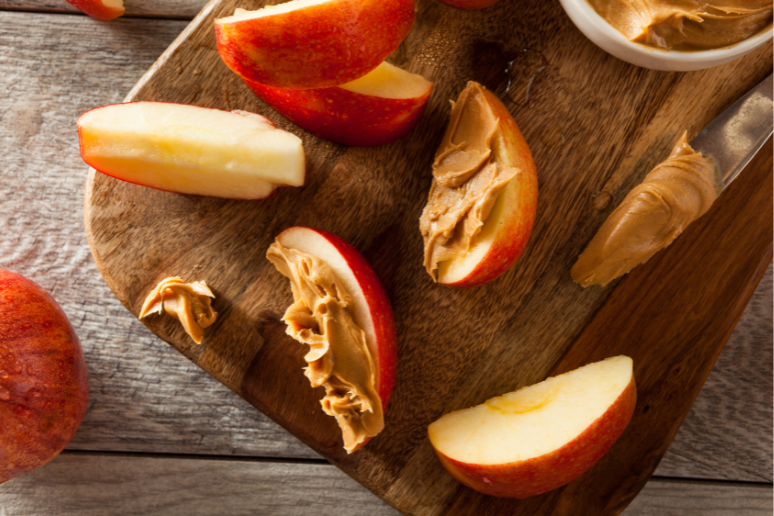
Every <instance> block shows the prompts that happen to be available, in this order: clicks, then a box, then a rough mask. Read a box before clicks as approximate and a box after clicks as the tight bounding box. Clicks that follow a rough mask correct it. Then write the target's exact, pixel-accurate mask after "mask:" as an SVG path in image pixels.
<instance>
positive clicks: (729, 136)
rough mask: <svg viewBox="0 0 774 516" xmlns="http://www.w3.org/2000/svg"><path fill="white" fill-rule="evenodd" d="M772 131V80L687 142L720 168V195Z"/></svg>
mask: <svg viewBox="0 0 774 516" xmlns="http://www.w3.org/2000/svg"><path fill="white" fill-rule="evenodd" d="M773 127H774V102H772V76H771V75H769V76H768V77H766V78H765V79H763V80H762V81H761V82H760V83H759V84H758V85H757V86H755V87H754V88H753V89H751V90H750V91H748V92H747V93H746V94H745V95H744V96H743V97H742V98H740V99H739V100H737V101H736V102H735V103H734V104H733V105H732V106H731V107H730V108H728V109H726V110H725V111H724V112H723V114H721V115H720V116H719V117H717V118H716V119H715V120H713V121H712V123H711V124H710V125H708V126H707V127H706V128H705V129H704V130H703V131H702V132H701V133H699V135H698V136H697V137H696V138H694V140H693V141H692V142H691V147H693V149H694V150H696V151H700V152H701V153H702V154H704V155H710V156H712V157H713V158H715V160H716V161H717V163H718V166H719V167H720V176H721V184H722V188H721V191H723V190H724V189H725V188H726V187H727V186H728V185H729V184H731V182H732V181H733V180H734V179H736V176H738V175H739V172H741V171H742V169H744V167H745V166H746V165H747V164H748V163H749V162H750V160H751V159H752V158H753V157H754V156H755V154H756V153H757V152H758V150H759V149H760V148H761V146H763V144H764V143H766V140H768V139H769V137H770V136H771V134H772V128H773Z"/></svg>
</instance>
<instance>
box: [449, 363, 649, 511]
mask: <svg viewBox="0 0 774 516" xmlns="http://www.w3.org/2000/svg"><path fill="white" fill-rule="evenodd" d="M636 404H637V388H636V386H635V382H634V377H632V381H631V383H629V385H628V386H627V387H626V389H624V391H623V392H622V393H621V395H620V396H618V399H617V400H616V401H615V402H614V403H613V404H612V405H611V406H610V408H608V410H607V411H606V412H605V413H604V414H603V415H602V416H600V417H599V419H597V420H596V421H595V422H594V423H592V424H591V426H589V427H588V428H587V429H586V430H585V431H584V432H583V433H582V434H581V435H579V436H578V437H576V438H575V439H574V440H572V441H570V442H569V443H567V444H566V445H564V446H563V447H561V448H559V449H558V450H555V451H553V452H552V453H549V454H546V455H543V456H541V457H536V458H534V459H529V460H526V461H521V462H515V463H511V464H497V465H477V464H468V463H464V462H459V461H456V460H454V459H450V458H449V457H446V456H444V455H443V454H441V453H439V452H438V451H436V456H437V457H438V460H439V461H440V462H441V465H442V466H443V467H444V469H446V471H448V472H449V474H450V475H451V476H453V477H454V478H455V479H456V480H457V481H458V482H460V483H462V484H464V485H466V486H468V487H469V488H471V489H475V490H476V491H479V492H481V493H484V494H487V495H490V496H499V497H504V498H519V499H524V498H528V497H530V496H534V495H538V494H542V493H545V492H547V491H551V490H552V489H556V488H557V487H561V486H563V485H565V484H567V483H569V482H572V481H573V480H575V479H576V478H578V477H579V476H581V475H582V474H583V473H585V472H586V471H588V470H589V469H590V468H591V467H592V466H593V465H594V464H595V463H596V462H597V461H598V460H599V459H600V458H602V456H603V455H604V454H605V453H606V452H607V450H609V449H610V447H611V446H613V444H614V443H615V442H616V441H617V440H618V438H619V437H620V436H621V434H622V433H623V431H624V429H625V428H626V425H628V424H629V420H630V419H631V417H632V414H633V413H634V407H635V405H636Z"/></svg>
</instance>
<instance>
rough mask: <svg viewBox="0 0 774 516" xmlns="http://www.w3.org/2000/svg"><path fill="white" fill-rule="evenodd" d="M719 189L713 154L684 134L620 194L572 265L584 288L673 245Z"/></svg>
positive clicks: (608, 279) (601, 283)
mask: <svg viewBox="0 0 774 516" xmlns="http://www.w3.org/2000/svg"><path fill="white" fill-rule="evenodd" d="M719 189H720V170H719V169H718V166H717V163H716V162H715V160H714V159H713V158H711V157H707V156H702V155H701V154H700V153H698V152H696V151H694V150H693V149H692V148H691V146H690V145H689V144H688V140H687V138H686V134H685V133H683V135H682V137H681V138H680V141H678V142H677V145H675V148H674V149H672V153H671V154H670V155H669V157H668V158H667V159H666V161H664V162H662V163H660V164H658V165H657V166H656V168H654V169H653V170H651V171H650V172H649V173H648V175H647V176H645V179H644V180H643V182H642V183H641V184H640V185H638V186H637V187H635V188H634V189H633V190H632V191H631V192H629V193H628V195H627V196H626V197H625V198H624V200H623V202H622V203H621V204H620V206H618V207H617V208H616V209H615V211H613V213H611V214H610V216H609V217H608V218H607V220H606V221H605V222H604V224H602V227H600V228H599V231H597V234H596V235H594V238H593V239H592V240H591V242H590V243H589V245H588V247H586V250H585V251H583V253H582V254H581V255H580V256H579V257H578V261H577V262H576V263H575V265H573V267H572V271H571V274H572V279H573V280H575V282H576V283H579V284H580V285H581V286H582V287H588V286H589V285H594V284H597V285H603V286H604V285H606V284H607V283H609V282H610V281H612V280H614V279H615V278H617V277H619V276H623V275H624V274H626V273H627V272H629V271H630V270H632V269H633V268H634V267H636V266H637V265H639V264H641V263H645V262H646V261H647V260H648V259H649V258H650V257H651V256H653V255H654V254H656V253H657V252H658V251H660V250H661V249H663V248H664V247H666V246H668V245H669V244H671V243H672V241H673V240H674V239H675V238H677V236H678V235H680V233H682V232H683V230H684V229H685V228H686V227H687V226H688V224H690V223H691V222H693V221H694V220H696V219H698V218H699V217H701V216H702V215H704V214H705V213H706V212H707V210H709V209H710V206H712V203H713V202H714V201H715V199H716V198H717V195H718V192H719Z"/></svg>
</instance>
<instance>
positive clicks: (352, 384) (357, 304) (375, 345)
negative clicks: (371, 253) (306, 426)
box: [267, 227, 398, 453]
mask: <svg viewBox="0 0 774 516" xmlns="http://www.w3.org/2000/svg"><path fill="white" fill-rule="evenodd" d="M277 244H279V246H278V245H277ZM278 250H279V253H294V252H295V251H298V252H300V253H303V254H304V255H306V257H307V258H308V257H311V258H313V259H314V260H319V261H322V262H323V267H321V268H315V267H316V265H314V263H315V262H314V261H310V260H307V261H306V262H304V263H302V265H300V267H301V268H302V269H303V270H304V271H305V272H306V275H308V277H307V278H306V279H305V280H304V281H305V282H307V283H308V282H309V281H310V280H309V278H321V277H323V276H326V273H325V270H324V269H325V265H326V264H327V267H329V268H330V270H332V272H333V277H332V278H330V281H331V284H330V285H329V284H327V283H324V282H323V283H320V284H319V285H316V286H315V289H314V291H315V295H320V294H319V292H320V291H326V288H327V287H330V289H329V290H330V291H331V292H332V297H329V296H328V295H326V296H323V297H322V298H320V299H317V300H316V303H315V306H314V307H309V306H308V305H305V303H306V302H308V300H307V299H306V297H304V296H302V295H299V292H298V291H299V288H301V289H303V287H299V286H298V284H297V283H296V281H295V280H294V279H293V278H292V276H293V274H292V273H289V272H288V270H289V269H288V266H287V262H283V260H282V258H281V257H279V254H277V251H278ZM267 257H268V258H269V259H270V260H271V262H272V263H273V264H274V265H275V266H277V269H278V270H279V271H280V272H281V273H282V274H283V275H285V276H287V277H289V278H290V279H291V286H292V287H293V297H294V299H295V303H294V304H293V305H292V306H291V307H290V308H289V309H288V312H287V313H286V314H285V317H284V320H285V321H286V322H287V324H288V334H290V335H291V336H293V337H294V338H296V340H299V341H304V342H305V343H310V342H313V343H314V342H318V340H317V339H320V338H324V339H326V340H327V342H326V345H325V346H318V347H317V348H316V349H315V348H314V347H311V349H310V353H309V354H308V355H307V357H306V359H307V361H308V362H309V367H308V368H307V371H306V375H307V376H308V377H309V379H310V381H311V383H312V385H314V386H315V387H316V386H320V385H324V386H325V388H326V397H325V398H324V399H323V400H322V401H321V403H322V405H323V408H324V410H325V412H326V413H328V414H329V415H332V416H336V419H337V421H338V423H339V426H341V428H342V433H343V435H344V444H345V448H346V449H347V451H348V452H349V453H352V452H354V451H356V450H357V449H359V448H361V447H362V446H363V445H364V444H365V443H366V442H367V441H368V440H369V439H370V438H371V437H373V436H374V435H375V434H376V433H378V431H379V430H381V428H382V427H383V426H384V421H383V414H384V412H385V411H386V410H387V405H388V404H389V401H390V395H391V393H392V390H393V388H394V387H395V373H396V368H397V362H398V345H397V342H398V339H397V335H396V332H395V323H394V321H393V316H392V309H391V307H390V301H389V299H388V298H387V294H386V293H385V291H384V288H383V287H382V284H381V282H380V281H379V278H378V277H377V276H376V273H374V271H373V269H371V267H370V265H368V262H366V260H365V258H363V256H362V255H361V254H360V253H359V252H358V251H357V250H356V249H355V248H354V247H352V246H351V245H350V244H348V243H347V242H345V241H344V240H343V239H342V238H340V237H338V236H336V235H334V234H332V233H328V232H326V231H322V230H320V229H313V228H307V227H292V228H289V229H287V230H285V231H283V232H282V233H281V234H280V235H279V236H278V237H277V242H276V243H275V244H273V245H272V247H270V248H269V253H267ZM317 263H318V265H319V262H317ZM292 266H293V265H292V264H291V265H290V267H292ZM310 269H311V272H310ZM304 284H306V283H304ZM342 292H346V295H345V294H344V293H342ZM335 305H338V306H335ZM320 307H322V308H320ZM343 310H346V312H347V314H345V318H347V319H350V318H351V320H352V321H354V325H355V328H354V329H353V327H352V326H349V327H348V328H349V329H348V330H347V331H346V332H345V331H342V330H341V328H343V327H344V326H343V325H337V322H336V321H335V320H334V319H337V318H339V317H338V316H337V315H336V314H340V313H341V311H343ZM299 311H301V312H303V313H304V315H303V316H302V320H303V322H304V323H305V324H310V325H311V326H310V327H304V328H299V327H297V322H296V321H297V319H294V318H293V317H292V316H291V315H289V314H291V313H292V312H296V313H299ZM329 314H330V317H328V316H329ZM323 316H325V317H323ZM314 318H317V319H316V321H317V322H316V323H310V322H309V321H311V320H314ZM336 328H339V329H336ZM358 328H359V330H362V334H363V337H362V338H363V339H364V341H365V342H364V346H365V347H366V348H367V351H365V350H363V349H357V348H356V347H355V346H343V345H340V343H338V342H334V340H335V339H336V338H338V337H340V336H342V335H344V334H345V333H346V334H355V333H357V334H360V333H359V331H358V330H357V329H358ZM299 334H300V337H299ZM361 342H362V341H361ZM318 344H319V342H318ZM310 346H312V344H310ZM323 348H324V351H325V354H328V355H329V356H330V359H329V360H330V361H328V359H326V358H325V354H322V353H320V352H319V350H320V349H323ZM353 352H356V353H357V354H358V356H354V354H353ZM310 355H314V358H310ZM369 357H370V358H369ZM322 363H325V364H327V365H328V366H330V368H329V367H325V366H321V365H320V364H322ZM339 364H342V365H339ZM353 364H355V365H353ZM321 367H322V369H324V378H320V377H319V376H317V378H316V379H315V375H318V374H320V371H321V369H320V368H321ZM339 367H343V368H350V369H351V368H353V367H365V368H366V369H368V371H346V370H340V369H339ZM342 372H343V373H345V374H347V375H348V376H346V377H345V376H343V375H340V373H342ZM363 378H365V380H364V382H365V383H368V385H362V384H360V383H358V379H363ZM331 383H333V384H334V386H335V388H334V387H333V386H332V385H331ZM336 391H338V392H336ZM342 391H347V392H346V393H345V394H342ZM371 391H373V392H374V393H375V394H376V397H378V400H371V401H372V402H373V403H372V405H374V404H376V405H378V406H377V407H376V408H374V409H373V411H372V412H374V413H377V415H378V416H379V418H381V421H380V422H379V424H373V425H370V427H371V429H374V428H375V429H376V430H377V431H376V432H373V431H372V432H360V434H359V435H358V436H354V435H353V434H352V429H351V428H346V427H347V425H350V424H351V425H355V424H357V421H355V420H357V419H359V418H360V416H361V414H360V413H353V414H352V415H346V414H344V415H342V414H338V413H335V412H336V411H335V410H330V395H331V394H332V395H333V396H334V397H339V398H342V399H344V400H345V402H344V403H343V405H346V408H347V409H350V407H351V406H352V405H355V404H357V403H358V400H359V399H360V398H362V397H363V396H362V395H361V394H362V393H366V394H367V393H368V392H371ZM340 416H341V417H340ZM350 422H352V423H350ZM366 426H369V425H368V424H367V425H366ZM366 430H368V428H367V429H366Z"/></svg>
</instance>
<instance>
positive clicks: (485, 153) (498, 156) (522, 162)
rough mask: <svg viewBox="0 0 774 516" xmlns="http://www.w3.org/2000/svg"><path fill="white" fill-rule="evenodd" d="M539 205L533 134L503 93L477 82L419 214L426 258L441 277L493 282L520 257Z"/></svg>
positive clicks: (460, 283) (460, 107) (470, 283)
mask: <svg viewBox="0 0 774 516" xmlns="http://www.w3.org/2000/svg"><path fill="white" fill-rule="evenodd" d="M536 210H537V171H536V169H535V163H534V162H533V161H532V154H531V153H530V151H529V147H528V146H527V142H526V141H525V140H524V137H523V136H522V134H521V132H520V131H519V128H518V126H517V125H516V122H515V121H514V120H513V117H512V116H511V114H510V113H509V112H508V110H507V109H506V107H505V106H504V105H503V104H502V102H500V100H499V99H498V98H497V97H496V96H495V95H494V94H493V93H492V92H490V91H488V90H487V89H486V88H484V87H483V86H481V85H480V84H478V83H476V82H469V83H468V85H467V87H466V88H465V89H464V90H463V91H462V93H461V94H460V96H459V98H458V99H457V102H452V110H451V116H450V120H449V125H448V127H447V128H446V133H445V134H444V136H443V140H442V142H441V146H440V147H439V148H438V150H437V151H436V154H435V160H434V162H433V183H432V186H431V188H430V195H429V196H428V201H427V205H426V206H425V209H424V211H423V212H422V216H421V218H420V219H419V229H420V231H421V233H422V237H423V239H424V244H425V259H424V266H425V269H426V270H427V272H428V274H430V276H431V277H432V278H433V280H434V281H437V282H438V283H441V284H444V285H450V286H457V287H474V286H478V285H483V284H484V283H488V282H490V281H492V280H494V279H496V278H497V277H499V276H500V275H501V274H503V273H504V272H505V271H506V270H508V268H509V267H510V266H511V265H512V264H513V263H514V262H515V261H516V259H517V258H518V257H519V255H520V254H521V253H522V251H523V250H524V247H525V246H526V244H527V240H528V239H529V236H530V233H531V232H532V225H533V223H534V221H535V213H536Z"/></svg>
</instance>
